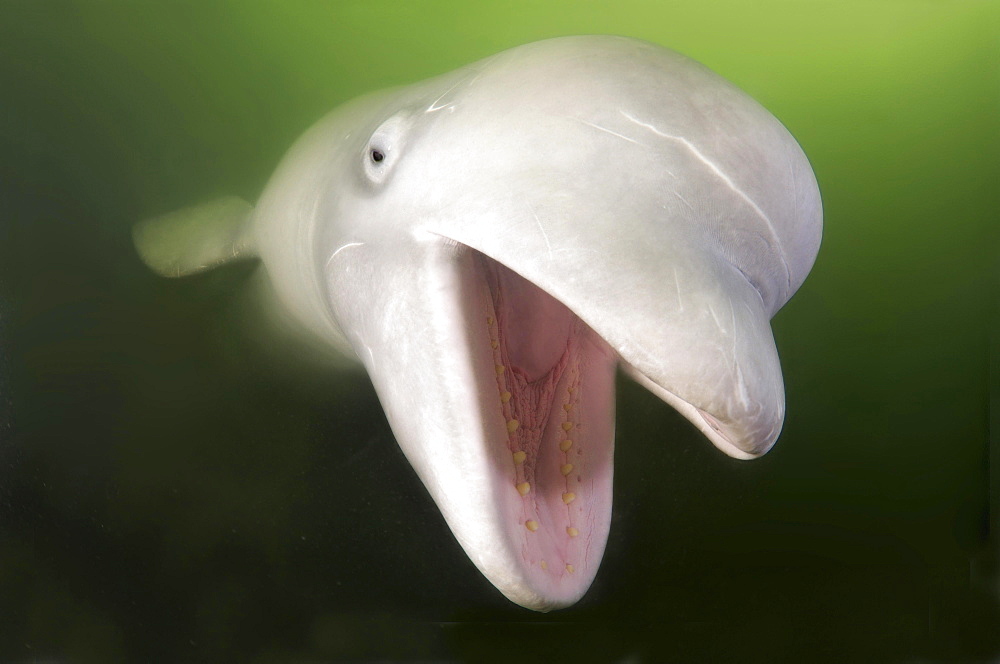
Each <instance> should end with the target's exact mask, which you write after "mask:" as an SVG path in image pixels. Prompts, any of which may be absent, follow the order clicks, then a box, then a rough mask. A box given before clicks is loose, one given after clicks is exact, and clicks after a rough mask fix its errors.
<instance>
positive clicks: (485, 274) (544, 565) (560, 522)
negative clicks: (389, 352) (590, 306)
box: [468, 252, 617, 606]
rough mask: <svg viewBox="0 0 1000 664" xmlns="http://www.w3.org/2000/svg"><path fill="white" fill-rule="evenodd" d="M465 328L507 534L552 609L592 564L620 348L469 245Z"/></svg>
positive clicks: (601, 532)
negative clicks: (616, 349)
mask: <svg viewBox="0 0 1000 664" xmlns="http://www.w3.org/2000/svg"><path fill="white" fill-rule="evenodd" d="M471 262H472V266H471V267H472V273H473V280H472V281H474V282H475V283H474V284H472V285H471V287H470V288H469V292H470V295H471V297H470V298H469V309H468V323H469V330H470V331H469V334H470V335H472V336H473V337H476V338H475V339H472V340H470V341H471V343H470V346H471V347H472V348H474V349H475V352H476V354H477V355H478V357H476V358H475V360H474V361H475V364H476V366H477V371H478V372H479V373H480V374H484V375H489V376H490V378H489V380H481V381H480V382H479V384H480V390H481V391H482V394H480V395H479V402H480V406H481V408H482V409H483V411H484V412H483V422H484V427H485V429H486V430H485V431H484V437H485V439H486V440H487V441H488V442H489V444H490V445H494V446H496V447H497V450H494V452H495V453H494V454H493V455H491V456H492V457H493V458H494V459H496V460H497V466H498V467H496V468H495V469H493V471H494V472H493V473H491V478H492V481H493V483H494V486H493V487H492V489H493V491H494V492H496V493H497V498H498V500H497V504H498V505H499V506H500V510H501V511H502V512H503V513H502V514H501V515H500V519H501V523H502V524H503V525H502V528H503V529H504V532H503V533H498V536H500V537H502V538H504V539H506V540H507V542H508V543H509V544H510V545H511V546H512V548H513V550H514V552H515V557H516V558H517V559H518V560H519V563H520V566H521V574H523V575H524V576H525V577H527V579H526V580H527V581H528V583H529V585H530V586H532V587H533V588H534V589H535V590H536V591H537V592H540V594H542V595H544V596H545V597H547V598H548V600H549V601H550V602H551V603H552V606H559V605H563V604H568V603H572V602H574V601H576V599H578V598H579V596H580V595H581V594H582V593H583V592H584V591H585V590H586V589H587V587H588V586H589V585H590V583H591V581H592V580H593V577H594V575H595V574H596V572H597V567H598V565H599V564H600V561H601V558H602V555H603V552H604V546H605V543H606V540H607V535H608V528H609V525H610V519H611V498H612V470H613V463H612V458H613V446H614V369H615V363H616V359H617V357H616V354H615V352H614V351H613V350H612V349H611V347H610V346H609V345H608V344H607V343H606V342H605V341H604V340H603V339H601V338H600V337H599V336H598V335H597V334H596V333H595V332H594V331H593V330H591V329H590V327H588V326H587V324H586V323H584V322H583V321H582V320H581V319H580V318H579V317H578V316H576V315H575V314H574V313H573V312H572V311H570V310H569V309H568V308H567V307H566V306H565V305H563V304H562V303H560V302H559V301H558V300H556V299H555V298H553V297H552V296H551V295H549V294H548V293H546V292H545V291H543V290H542V289H540V288H539V287H537V286H535V285H534V284H532V283H531V282H529V281H528V280H526V279H524V278H523V277H521V276H519V275H518V274H516V273H515V272H513V271H512V270H510V269H508V268H507V267H505V266H503V265H501V264H500V263H498V262H496V261H494V260H492V259H490V258H488V257H486V256H485V255H483V254H480V253H478V252H473V256H472V261H471Z"/></svg>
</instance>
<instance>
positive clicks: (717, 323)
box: [708, 304, 726, 332]
mask: <svg viewBox="0 0 1000 664" xmlns="http://www.w3.org/2000/svg"><path fill="white" fill-rule="evenodd" d="M708 312H709V313H710V314H712V318H713V319H714V320H715V324H716V326H718V328H719V330H721V331H722V332H725V331H726V328H724V327H722V321H721V320H719V315H718V314H717V313H715V308H714V307H713V306H712V305H711V304H710V305H708Z"/></svg>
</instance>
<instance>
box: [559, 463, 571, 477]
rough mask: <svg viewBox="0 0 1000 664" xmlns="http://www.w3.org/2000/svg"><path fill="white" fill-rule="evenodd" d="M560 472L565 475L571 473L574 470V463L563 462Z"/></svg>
mask: <svg viewBox="0 0 1000 664" xmlns="http://www.w3.org/2000/svg"><path fill="white" fill-rule="evenodd" d="M559 472H560V473H562V474H563V475H569V474H570V473H572V472H573V464H571V463H566V464H563V465H562V467H561V468H559Z"/></svg>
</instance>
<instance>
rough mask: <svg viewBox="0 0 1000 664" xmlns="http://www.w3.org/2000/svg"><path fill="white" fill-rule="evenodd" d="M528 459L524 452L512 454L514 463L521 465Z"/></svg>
mask: <svg viewBox="0 0 1000 664" xmlns="http://www.w3.org/2000/svg"><path fill="white" fill-rule="evenodd" d="M527 458H528V455H527V454H525V453H524V452H514V463H517V464H521V463H524V460H525V459H527Z"/></svg>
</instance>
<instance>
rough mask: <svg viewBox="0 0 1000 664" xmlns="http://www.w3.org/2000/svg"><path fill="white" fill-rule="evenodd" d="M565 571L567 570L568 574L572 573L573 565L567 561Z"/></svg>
mask: <svg viewBox="0 0 1000 664" xmlns="http://www.w3.org/2000/svg"><path fill="white" fill-rule="evenodd" d="M566 571H567V572H569V573H570V574H572V573H573V566H572V565H570V564H569V563H566Z"/></svg>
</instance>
